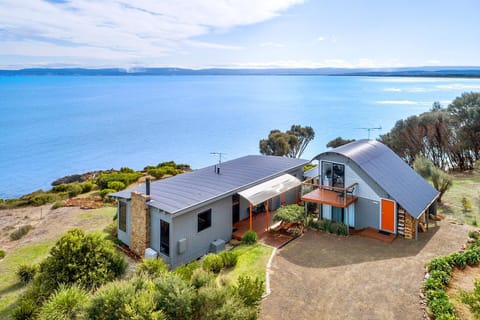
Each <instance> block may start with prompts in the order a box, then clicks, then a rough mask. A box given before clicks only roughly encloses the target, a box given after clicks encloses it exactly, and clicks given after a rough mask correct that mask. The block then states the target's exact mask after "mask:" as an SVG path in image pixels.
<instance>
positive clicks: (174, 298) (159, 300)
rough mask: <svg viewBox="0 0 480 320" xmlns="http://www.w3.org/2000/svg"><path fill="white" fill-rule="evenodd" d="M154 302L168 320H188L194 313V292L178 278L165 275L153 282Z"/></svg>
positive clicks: (168, 274)
mask: <svg viewBox="0 0 480 320" xmlns="http://www.w3.org/2000/svg"><path fill="white" fill-rule="evenodd" d="M154 290H155V293H154V297H153V299H154V301H155V303H156V308H157V309H161V310H162V311H163V312H164V313H165V315H166V316H167V318H168V319H185V320H186V319H190V316H191V315H192V313H193V311H194V302H195V297H196V295H195V290H194V289H193V288H192V287H191V286H189V285H187V284H186V283H185V281H183V280H182V279H181V278H180V277H179V276H177V275H175V274H173V273H166V274H165V275H164V276H163V277H159V278H157V279H155V280H154Z"/></svg>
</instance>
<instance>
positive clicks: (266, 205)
mask: <svg viewBox="0 0 480 320" xmlns="http://www.w3.org/2000/svg"><path fill="white" fill-rule="evenodd" d="M265 202H266V204H265V207H266V210H267V231H268V200H267V201H265Z"/></svg>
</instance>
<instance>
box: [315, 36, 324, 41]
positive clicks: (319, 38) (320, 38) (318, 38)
mask: <svg viewBox="0 0 480 320" xmlns="http://www.w3.org/2000/svg"><path fill="white" fill-rule="evenodd" d="M325 39H326V38H325V37H322V36H320V37H317V41H324V40H325Z"/></svg>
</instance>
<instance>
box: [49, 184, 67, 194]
mask: <svg viewBox="0 0 480 320" xmlns="http://www.w3.org/2000/svg"><path fill="white" fill-rule="evenodd" d="M67 187H68V184H65V183H62V184H58V185H56V186H53V188H52V190H51V191H52V192H55V193H58V192H67Z"/></svg>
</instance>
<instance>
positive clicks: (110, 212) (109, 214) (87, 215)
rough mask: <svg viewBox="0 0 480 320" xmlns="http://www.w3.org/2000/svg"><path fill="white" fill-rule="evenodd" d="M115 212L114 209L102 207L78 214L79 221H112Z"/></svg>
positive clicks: (115, 209)
mask: <svg viewBox="0 0 480 320" xmlns="http://www.w3.org/2000/svg"><path fill="white" fill-rule="evenodd" d="M116 212H117V208H116V207H103V208H100V209H95V210H90V211H85V212H82V213H80V215H79V217H80V219H98V220H104V219H106V218H108V219H110V220H113V217H114V215H115V213H116Z"/></svg>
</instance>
